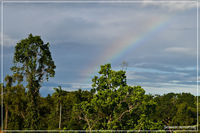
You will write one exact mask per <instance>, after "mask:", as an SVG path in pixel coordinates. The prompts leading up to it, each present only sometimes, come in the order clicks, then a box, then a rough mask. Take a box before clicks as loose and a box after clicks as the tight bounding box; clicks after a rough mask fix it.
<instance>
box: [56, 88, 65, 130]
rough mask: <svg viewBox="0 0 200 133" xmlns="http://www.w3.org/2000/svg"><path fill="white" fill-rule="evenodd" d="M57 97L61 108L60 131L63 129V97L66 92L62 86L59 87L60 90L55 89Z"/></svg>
mask: <svg viewBox="0 0 200 133" xmlns="http://www.w3.org/2000/svg"><path fill="white" fill-rule="evenodd" d="M54 90H55V92H56V93H55V95H56V97H57V102H58V105H59V107H60V115H59V129H61V121H62V103H63V95H64V91H63V90H62V88H61V86H58V88H54Z"/></svg>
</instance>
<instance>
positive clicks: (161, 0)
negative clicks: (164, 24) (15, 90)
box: [1, 0, 199, 132]
mask: <svg viewBox="0 0 200 133" xmlns="http://www.w3.org/2000/svg"><path fill="white" fill-rule="evenodd" d="M154 2H156V3H174V4H177V3H194V2H195V3H196V4H197V7H196V9H197V12H196V14H197V25H196V26H197V31H196V32H197V40H196V42H197V130H175V131H176V132H194V131H197V132H198V123H199V118H198V115H199V113H198V96H199V91H198V89H199V88H198V85H199V84H198V83H199V81H198V80H199V79H198V78H199V75H198V72H199V58H198V57H199V52H198V49H199V32H198V28H199V24H198V23H199V20H198V19H199V17H198V15H199V13H198V12H199V8H198V7H199V0H180V1H173V0H158V1H153V0H143V1H142V0H141V1H139V0H122V1H120V0H119V1H117V0H108V1H105V0H96V1H95V0H93V1H92V0H86V1H84V0H82V1H81V0H74V1H71V0H63V1H53V0H52V1H38V0H36V1H34V0H30V1H27V0H24V1H23V0H19V1H12V0H1V44H2V45H1V83H4V79H3V76H4V75H3V4H4V3H74V4H76V3H110V4H111V3H119V4H120V3H121V4H122V3H154ZM1 96H2V97H1V105H2V106H1V131H3V132H4V131H6V132H90V130H3V126H4V125H3V89H2V90H1ZM91 131H92V132H105V131H107V132H147V131H150V132H156V131H159V132H162V131H166V132H169V131H171V130H91Z"/></svg>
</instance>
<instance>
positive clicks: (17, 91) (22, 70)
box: [1, 34, 198, 132]
mask: <svg viewBox="0 0 200 133" xmlns="http://www.w3.org/2000/svg"><path fill="white" fill-rule="evenodd" d="M54 69H55V65H54V62H53V60H52V58H51V54H50V51H49V44H48V43H47V44H44V43H43V41H42V40H41V38H40V37H39V36H32V35H31V34H30V35H29V37H28V38H26V39H24V40H21V41H20V42H19V43H17V45H16V47H15V54H14V67H12V69H11V70H12V71H13V75H11V76H9V75H7V76H6V77H5V82H4V83H3V84H1V90H2V89H3V121H4V124H3V126H4V127H3V128H4V130H23V129H34V130H38V129H42V130H55V129H61V130H88V132H89V131H92V130H166V131H167V130H169V131H171V130H172V129H170V126H196V125H197V104H198V103H197V97H196V96H193V95H191V94H189V93H181V94H174V93H169V94H165V95H150V94H145V91H144V89H143V88H141V87H140V86H129V85H128V84H127V82H126V72H125V71H123V70H119V71H114V70H112V68H111V65H110V64H105V65H102V66H101V69H100V70H99V73H98V76H94V78H93V79H92V83H93V84H92V89H91V90H81V89H79V90H77V91H70V92H69V91H65V90H63V89H62V87H61V86H58V87H57V88H54V90H55V92H54V93H53V94H52V95H48V96H47V97H41V96H40V94H39V89H40V87H41V84H42V82H43V81H44V79H45V78H46V79H48V77H53V76H54V74H55V72H54ZM52 89H53V88H52ZM1 97H2V95H1ZM1 106H2V105H1ZM167 126H168V127H167Z"/></svg>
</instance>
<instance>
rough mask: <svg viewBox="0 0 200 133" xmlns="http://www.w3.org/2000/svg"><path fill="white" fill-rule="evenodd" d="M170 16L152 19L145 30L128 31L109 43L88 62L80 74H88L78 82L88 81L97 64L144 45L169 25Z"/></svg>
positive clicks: (107, 61)
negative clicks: (95, 57) (98, 54)
mask: <svg viewBox="0 0 200 133" xmlns="http://www.w3.org/2000/svg"><path fill="white" fill-rule="evenodd" d="M170 18H171V17H166V18H159V19H157V20H152V21H151V22H148V26H147V28H146V30H145V31H143V32H141V33H139V34H138V35H133V33H132V34H131V33H129V34H128V35H125V36H124V37H122V38H120V39H119V40H117V41H116V42H114V43H113V44H111V45H109V46H110V47H109V48H106V50H105V51H104V53H102V54H101V55H100V56H99V57H98V58H97V59H96V60H95V61H94V62H92V63H91V64H89V66H88V68H87V69H85V70H84V71H82V74H89V76H88V78H86V79H84V80H82V81H80V82H81V83H85V82H86V81H87V82H88V81H89V80H91V79H92V77H93V76H94V74H95V73H96V72H97V70H98V68H99V65H102V64H105V63H109V62H110V63H111V62H113V61H116V60H117V59H119V58H120V57H121V56H123V55H124V54H125V53H127V52H129V51H130V50H132V51H133V50H134V49H135V48H136V47H138V46H141V45H144V44H145V42H146V41H148V40H150V39H151V38H152V36H153V35H155V34H156V33H159V32H161V31H162V30H163V29H164V28H166V27H167V26H168V25H169V22H170V20H171V19H170Z"/></svg>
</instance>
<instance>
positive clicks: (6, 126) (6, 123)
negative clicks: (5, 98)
mask: <svg viewBox="0 0 200 133" xmlns="http://www.w3.org/2000/svg"><path fill="white" fill-rule="evenodd" d="M7 128H8V105H6V116H5V130H7Z"/></svg>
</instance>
